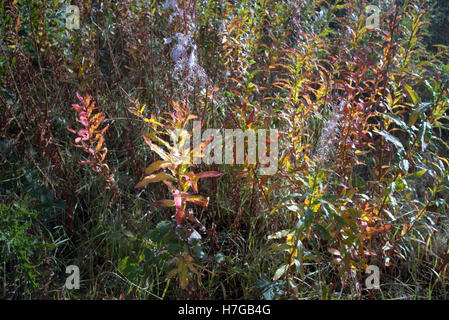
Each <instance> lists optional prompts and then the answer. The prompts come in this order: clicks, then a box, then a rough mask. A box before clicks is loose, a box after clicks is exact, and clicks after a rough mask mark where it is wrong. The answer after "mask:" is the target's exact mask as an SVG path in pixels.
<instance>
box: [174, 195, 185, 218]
mask: <svg viewBox="0 0 449 320" xmlns="http://www.w3.org/2000/svg"><path fill="white" fill-rule="evenodd" d="M173 196H174V200H175V207H176V224H177V225H178V226H179V225H180V224H181V221H182V218H183V217H184V208H183V207H182V199H181V193H180V192H179V190H175V192H174V193H173Z"/></svg>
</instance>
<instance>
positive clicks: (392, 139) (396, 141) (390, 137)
mask: <svg viewBox="0 0 449 320" xmlns="http://www.w3.org/2000/svg"><path fill="white" fill-rule="evenodd" d="M374 132H376V133H378V134H380V135H381V136H383V137H384V138H385V139H386V140H387V141H389V142H391V143H392V144H394V145H395V147H396V148H397V149H398V152H399V153H405V149H404V146H403V145H402V143H401V141H399V139H398V138H396V137H395V136H393V135H391V134H389V133H388V132H386V131H384V130H382V131H377V130H374Z"/></svg>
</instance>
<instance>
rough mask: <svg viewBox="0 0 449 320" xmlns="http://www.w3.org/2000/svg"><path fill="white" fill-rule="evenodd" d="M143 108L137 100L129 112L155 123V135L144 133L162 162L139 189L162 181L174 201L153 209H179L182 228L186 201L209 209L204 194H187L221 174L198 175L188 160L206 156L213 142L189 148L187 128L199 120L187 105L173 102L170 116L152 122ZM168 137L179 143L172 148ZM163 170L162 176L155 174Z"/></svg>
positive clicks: (162, 202)
mask: <svg viewBox="0 0 449 320" xmlns="http://www.w3.org/2000/svg"><path fill="white" fill-rule="evenodd" d="M144 109H145V105H144V106H142V107H141V106H140V104H139V102H138V101H135V102H134V106H133V108H131V109H130V110H129V111H130V112H131V113H133V114H135V115H137V116H138V117H140V118H141V119H143V120H144V121H145V122H147V123H148V124H152V125H151V126H150V128H151V129H152V132H145V133H144V134H143V138H144V140H145V142H146V143H147V144H148V146H149V147H150V149H151V150H152V151H154V152H155V153H157V154H158V155H159V157H161V159H162V160H158V161H155V162H153V163H152V164H150V165H149V166H148V167H147V168H146V170H145V173H146V174H147V175H146V176H145V177H144V178H143V179H142V180H141V181H140V182H139V183H138V184H137V185H136V188H143V187H145V186H147V185H148V184H149V183H155V182H163V183H164V184H165V185H166V186H167V187H168V189H169V190H170V192H171V193H172V195H173V200H169V199H167V200H160V201H156V202H155V203H153V205H152V206H153V207H155V206H160V207H175V208H176V224H177V225H180V224H181V222H182V220H183V218H184V216H185V211H186V205H187V202H191V203H194V204H196V205H200V206H202V207H207V206H208V204H209V198H206V197H203V196H201V195H196V194H190V193H189V192H188V191H189V190H190V188H192V189H193V191H194V193H198V181H199V179H202V178H216V177H219V176H221V175H222V173H220V172H216V171H207V172H199V173H195V172H193V171H192V170H189V169H190V167H193V166H194V165H193V164H191V163H190V162H189V161H183V160H186V159H191V158H192V157H203V156H204V150H205V148H206V146H207V145H208V144H209V143H210V142H211V140H212V139H210V140H208V141H205V142H203V143H202V144H201V145H200V146H198V147H196V148H189V147H188V145H187V144H188V141H189V136H190V135H191V133H189V132H188V131H187V130H186V128H187V124H188V122H189V121H190V120H193V119H196V118H197V117H196V116H195V115H192V114H189V110H188V108H187V106H186V105H185V104H179V103H178V102H173V110H174V111H173V113H170V114H169V116H170V117H165V118H161V119H156V118H155V117H154V116H153V115H152V116H151V118H150V119H148V118H146V117H145V116H144V115H143V111H144ZM167 137H170V138H171V139H172V140H176V141H175V143H173V145H170V144H169V143H168V142H167V141H165V140H166V139H167ZM158 170H162V171H160V172H159V173H156V171H158ZM187 218H188V219H195V218H194V217H193V216H187Z"/></svg>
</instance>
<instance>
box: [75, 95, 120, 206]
mask: <svg viewBox="0 0 449 320" xmlns="http://www.w3.org/2000/svg"><path fill="white" fill-rule="evenodd" d="M76 96H77V97H78V100H80V102H81V105H79V104H73V105H72V109H73V110H75V111H76V112H77V113H78V119H77V120H76V121H77V122H79V123H81V124H82V125H83V127H84V128H83V129H81V130H78V131H77V130H74V129H71V128H69V127H67V130H69V131H70V132H73V133H75V134H77V135H78V137H77V138H75V143H74V144H73V145H74V146H75V147H77V148H82V149H84V151H85V152H86V153H87V154H88V155H89V159H88V160H85V161H80V163H81V164H84V165H90V166H91V168H92V170H93V171H95V172H97V173H99V174H100V175H101V176H102V177H103V178H104V180H105V182H106V187H105V190H107V189H110V190H112V191H113V192H114V198H113V199H112V200H111V203H112V202H113V200H115V198H116V197H117V196H118V195H119V194H120V192H119V190H118V188H117V185H116V183H115V179H114V174H113V173H111V169H110V168H109V166H108V165H107V164H106V163H104V159H105V158H106V154H107V153H108V149H107V148H106V146H105V143H104V134H105V132H106V130H108V128H109V125H106V126H105V127H103V128H102V129H100V126H101V124H102V123H103V121H104V120H105V119H106V116H105V115H104V114H103V113H102V112H96V113H95V114H94V111H95V110H98V109H99V108H98V107H96V106H95V101H94V100H92V98H91V97H90V96H89V94H86V95H85V96H84V98H83V97H81V96H80V95H79V94H78V93H77V94H76Z"/></svg>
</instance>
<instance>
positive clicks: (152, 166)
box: [145, 160, 170, 174]
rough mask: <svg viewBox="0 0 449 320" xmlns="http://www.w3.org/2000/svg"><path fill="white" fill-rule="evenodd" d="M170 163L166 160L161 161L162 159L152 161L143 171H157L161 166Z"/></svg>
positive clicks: (148, 172)
mask: <svg viewBox="0 0 449 320" xmlns="http://www.w3.org/2000/svg"><path fill="white" fill-rule="evenodd" d="M169 164H170V163H169V162H167V161H162V160H158V161H155V162H153V163H152V164H150V165H149V166H148V167H147V168H146V169H145V173H146V174H151V173H153V172H154V171H157V170H159V169H161V168H166V167H167V166H168V165H169Z"/></svg>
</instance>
